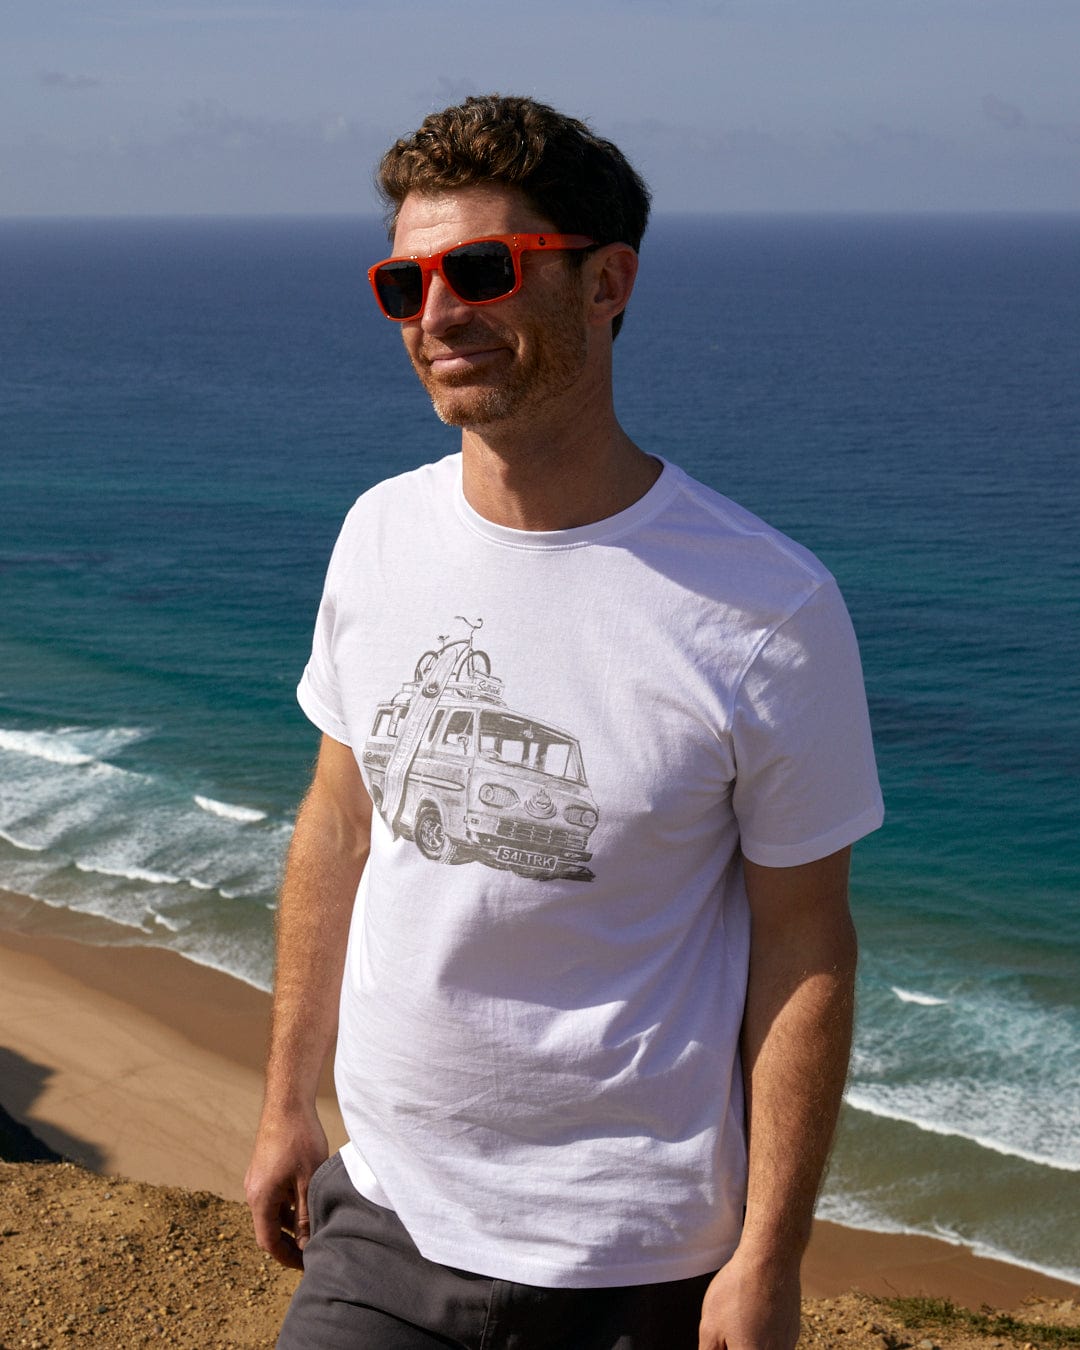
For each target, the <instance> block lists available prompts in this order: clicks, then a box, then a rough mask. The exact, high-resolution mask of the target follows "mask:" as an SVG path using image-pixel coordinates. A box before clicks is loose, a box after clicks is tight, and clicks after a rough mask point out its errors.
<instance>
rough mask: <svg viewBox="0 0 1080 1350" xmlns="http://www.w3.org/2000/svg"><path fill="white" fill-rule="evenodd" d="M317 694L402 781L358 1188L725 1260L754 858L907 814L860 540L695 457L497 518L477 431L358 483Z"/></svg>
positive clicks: (489, 1240)
mask: <svg viewBox="0 0 1080 1350" xmlns="http://www.w3.org/2000/svg"><path fill="white" fill-rule="evenodd" d="M299 699H300V703H301V705H302V707H303V709H304V711H305V712H306V713H307V715H308V716H309V717H310V718H311V720H312V721H313V722H314V723H315V724H316V725H317V726H318V727H319V728H320V729H321V730H322V731H324V732H325V733H327V734H328V735H329V736H332V737H334V738H335V739H336V740H338V741H341V742H344V743H345V744H347V745H349V746H351V747H352V749H353V751H354V753H355V755H356V758H357V760H358V762H359V763H360V765H361V768H362V771H363V775H364V780H365V782H366V784H367V786H368V789H369V791H370V792H371V793H372V797H373V799H374V801H375V802H376V805H377V806H378V807H379V808H380V809H379V811H378V812H376V813H375V817H374V821H373V835H372V842H371V855H370V860H369V862H368V865H367V868H366V870H365V872H364V876H363V880H362V882H361V885H360V890H359V892H358V895H357V904H356V907H355V911H354V915H353V922H352V928H351V933H350V938H349V947H348V955H347V960H346V967H345V976H344V981H343V987H342V995H341V1017H340V1026H339V1034H338V1052H337V1068H336V1074H337V1089H338V1096H339V1101H340V1105H341V1109H342V1113H343V1116H344V1119H345V1124H346V1128H347V1130H348V1133H349V1140H350V1142H349V1144H348V1145H347V1147H346V1149H345V1151H344V1157H345V1162H346V1166H347V1169H348V1172H349V1175H350V1177H351V1178H352V1180H353V1182H354V1184H355V1185H356V1186H357V1188H358V1189H359V1190H360V1191H361V1192H363V1193H364V1194H366V1195H368V1197H369V1198H371V1199H373V1200H376V1201H377V1202H378V1203H380V1204H384V1205H388V1206H390V1207H391V1208H393V1209H394V1210H395V1211H396V1212H397V1214H398V1215H399V1217H400V1218H401V1220H402V1222H403V1223H404V1224H405V1227H406V1228H407V1229H408V1231H409V1232H410V1234H411V1235H412V1237H413V1239H414V1241H415V1242H416V1244H417V1246H418V1247H419V1249H420V1251H421V1252H422V1253H423V1254H424V1255H425V1256H427V1257H428V1258H429V1259H431V1260H434V1261H438V1262H440V1263H442V1264H444V1265H450V1266H454V1267H457V1268H462V1269H467V1270H473V1271H477V1272H481V1273H484V1274H487V1275H489V1276H495V1277H498V1278H502V1279H510V1280H516V1281H520V1282H523V1283H528V1284H535V1285H546V1286H559V1285H561V1286H570V1287H574V1286H578V1287H590V1286H604V1285H620V1284H636V1283H646V1282H652V1281H662V1280H672V1279H681V1278H685V1277H688V1276H692V1275H697V1274H702V1273H704V1272H706V1271H708V1270H712V1269H714V1268H716V1267H718V1266H720V1265H721V1264H722V1263H723V1262H724V1261H725V1260H727V1258H728V1257H729V1256H730V1254H731V1252H732V1251H733V1250H734V1248H735V1246H736V1244H737V1242H738V1238H739V1231H740V1225H741V1221H742V1212H743V1205H744V1199H745V1183H746V1149H745V1142H744V1129H743V1093H742V1081H741V1072H740V1065H739V1056H738V1031H739V1025H740V1022H741V1018H742V1010H743V999H744V993H745V988H746V971H747V960H748V939H749V931H748V930H749V924H748V913H747V904H746V895H745V889H744V885H743V875H742V866H741V854H745V856H746V857H748V858H750V859H752V860H753V861H755V862H757V863H761V864H763V865H765V866H772V867H787V866H793V865H796V864H799V863H805V862H809V861H812V860H814V859H816V858H821V857H824V856H826V855H827V854H829V853H832V852H834V851H835V850H837V849H840V848H842V847H844V846H846V845H847V844H850V843H852V842H853V841H854V840H855V839H857V838H859V837H860V836H861V835H863V834H865V833H867V832H868V831H870V830H872V829H875V828H876V827H877V826H878V825H879V824H880V822H881V818H882V806H881V797H880V793H879V790H878V785H877V777H876V773H875V768H874V758H873V750H872V746H871V741H870V733H869V725H868V719H867V714H866V703H865V697H864V693H863V686H862V675H861V670H860V665H859V658H858V652H857V650H856V646H855V640H854V636H853V634H852V631H851V625H850V622H849V619H848V616H847V612H846V610H845V608H844V605H843V602H842V600H841V598H840V595H839V593H838V591H837V588H836V585H835V583H834V582H833V580H832V578H831V577H830V576H829V574H828V572H827V571H826V570H825V569H824V568H823V567H822V566H821V564H820V563H819V562H817V560H816V559H815V558H814V557H813V556H812V555H811V554H809V553H808V552H807V551H806V550H805V549H803V548H801V547H800V546H799V545H797V544H794V543H792V542H791V541H790V540H788V539H786V538H785V537H784V536H783V535H781V534H779V533H778V532H777V531H775V530H773V529H771V528H770V527H769V526H767V525H765V524H764V523H763V522H762V521H760V520H758V519H757V518H756V517H754V516H752V515H751V514H749V513H748V512H747V511H744V510H743V509H742V508H740V507H738V506H736V505H735V504H734V503H732V502H730V501H728V500H727V499H726V498H724V497H722V496H720V495H719V494H717V493H715V492H713V491H711V490H710V489H708V488H705V487H703V486H702V485H701V484H699V483H697V482H695V481H694V480H693V479H691V478H689V477H688V476H687V475H686V474H685V473H683V472H682V471H681V470H680V469H678V468H676V467H674V466H673V465H671V464H665V465H664V469H663V472H662V474H661V476H660V477H659V479H658V480H657V482H656V483H655V484H654V486H653V487H652V489H651V490H650V491H649V492H648V493H647V494H646V495H645V496H644V497H642V498H641V499H640V500H639V501H638V502H636V503H635V504H634V505H633V506H631V507H630V508H629V509H628V510H626V511H623V512H621V513H619V514H618V515H616V516H612V517H610V518H608V519H606V520H602V521H599V522H597V523H595V524H593V525H588V526H584V527H582V528H579V529H572V530H565V531H557V532H550V533H548V532H542V533H539V532H523V531H518V530H512V529H507V528H503V527H501V526H498V525H494V524H492V523H491V522H489V521H487V520H484V519H483V518H482V517H480V516H479V515H477V514H476V512H475V511H473V510H472V508H471V507H470V506H469V505H468V503H467V502H466V501H465V498H464V495H463V493H462V490H461V460H460V456H457V455H455V456H451V457H449V458H447V459H444V460H442V461H441V462H439V463H437V464H433V465H428V466H425V467H424V468H421V469H419V470H417V471H415V472H413V473H408V474H405V475H403V476H401V477H399V478H396V479H392V480H390V481H387V482H384V483H382V484H380V485H379V486H377V487H375V488H373V489H372V490H371V491H370V492H368V493H366V494H365V495H364V496H362V497H361V498H360V500H359V501H358V502H357V503H356V505H355V506H354V507H353V509H352V511H351V512H350V513H349V516H348V518H347V520H346V522H345V525H344V527H343V529H342V532H341V536H340V538H339V540H338V543H337V545H336V547H335V550H334V554H333V558H332V560H331V563H330V567H329V571H328V574H327V581H326V590H325V593H324V597H323V601H322V605H321V608H320V611H319V618H318V623H317V627H316V633H315V640H314V649H313V652H312V656H311V660H310V662H309V664H308V666H307V669H306V671H305V672H304V676H303V679H302V681H301V684H300V689H299ZM740 850H741V853H740Z"/></svg>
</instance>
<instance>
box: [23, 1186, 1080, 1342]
mask: <svg viewBox="0 0 1080 1350" xmlns="http://www.w3.org/2000/svg"><path fill="white" fill-rule="evenodd" d="M295 1282H296V1276H295V1275H294V1274H293V1273H292V1272H289V1271H285V1270H282V1269H280V1268H279V1267H278V1266H276V1265H274V1264H273V1263H272V1262H271V1261H270V1260H269V1259H268V1258H265V1257H264V1256H263V1255H262V1254H261V1253H260V1252H259V1251H258V1250H257V1249H256V1247H255V1245H254V1242H253V1241H252V1238H251V1232H250V1226H249V1222H248V1216H247V1212H246V1210H244V1208H243V1207H242V1206H241V1205H238V1204H235V1203H232V1202H229V1201H225V1200H222V1199H220V1198H219V1197H217V1196H214V1195H209V1194H207V1193H205V1192H194V1193H193V1192H188V1191H182V1190H175V1189H171V1188H166V1187H156V1186H148V1185H145V1184H143V1183H141V1182H135V1181H126V1180H121V1179H119V1178H109V1177H101V1176H97V1175H96V1174H94V1173H91V1172H86V1171H83V1170H82V1169H81V1168H78V1167H75V1166H73V1165H71V1164H70V1163H43V1162H36V1163H0V1350H16V1347H18V1348H19V1350H22V1347H29V1350H45V1347H49V1348H50V1350H55V1347H60V1346H69V1345H77V1344H80V1343H84V1342H93V1344H94V1345H95V1346H97V1347H100V1348H101V1350H130V1348H131V1347H136V1346H144V1345H163V1346H179V1347H190V1348H191V1350H196V1347H197V1348H198V1350H226V1347H228V1350H256V1348H259V1350H261V1348H262V1347H271V1346H272V1345H273V1344H274V1337H275V1334H276V1330H277V1327H278V1326H279V1324H280V1322H281V1318H282V1316H283V1314H284V1311H285V1307H286V1305H287V1304H288V1301H289V1297H290V1294H291V1292H292V1289H293V1287H294V1285H295ZM800 1345H801V1346H805V1347H807V1350H810V1348H811V1347H813V1348H814V1350H826V1347H828V1350H833V1348H834V1347H844V1348H845V1350H871V1348H872V1350H901V1347H904V1348H907V1347H911V1350H931V1347H938V1350H1013V1348H1014V1347H1024V1346H1027V1347H1030V1348H1031V1350H1036V1347H1037V1348H1038V1350H1043V1347H1059V1346H1077V1347H1080V1306H1077V1305H1076V1304H1073V1303H1071V1302H1068V1303H1050V1302H1042V1303H1030V1304H1028V1305H1026V1306H1024V1307H1023V1308H1021V1309H1016V1310H1013V1312H1012V1316H1011V1317H1003V1316H1002V1315H1001V1314H994V1313H990V1312H988V1311H984V1314H983V1315H982V1317H981V1319H980V1318H979V1317H975V1318H972V1315H970V1314H967V1313H965V1312H963V1311H962V1310H958V1309H954V1308H952V1306H951V1305H948V1304H943V1303H941V1302H940V1301H932V1300H922V1301H920V1300H896V1301H891V1302H883V1301H881V1300H876V1299H870V1298H866V1297H863V1296H861V1295H858V1294H849V1295H846V1296H845V1297H843V1298H837V1299H819V1300H808V1301H807V1302H806V1303H805V1304H804V1309H803V1337H802V1340H801V1341H800ZM566 1350H574V1347H572V1346H568V1347H566Z"/></svg>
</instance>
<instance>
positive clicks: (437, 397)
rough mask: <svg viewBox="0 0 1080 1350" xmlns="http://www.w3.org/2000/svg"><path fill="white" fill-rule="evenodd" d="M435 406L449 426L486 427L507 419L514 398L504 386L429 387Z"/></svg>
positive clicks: (439, 415)
mask: <svg viewBox="0 0 1080 1350" xmlns="http://www.w3.org/2000/svg"><path fill="white" fill-rule="evenodd" d="M428 393H429V394H430V395H431V405H432V407H433V408H434V409H435V415H436V416H437V417H438V419H439V421H440V422H445V423H446V425H447V426H448V427H484V426H490V425H491V424H492V423H493V422H501V421H504V420H505V418H506V417H507V416H508V414H509V413H510V411H511V407H510V406H509V405H510V403H511V400H510V399H508V398H507V397H506V393H505V391H504V390H501V389H477V388H476V387H475V386H473V387H472V388H469V389H447V388H438V389H430V388H429V389H428Z"/></svg>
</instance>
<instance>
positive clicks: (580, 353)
mask: <svg viewBox="0 0 1080 1350" xmlns="http://www.w3.org/2000/svg"><path fill="white" fill-rule="evenodd" d="M579 305H580V299H579V297H578V296H577V295H576V294H575V292H574V291H573V290H572V289H571V288H569V287H568V288H567V289H566V290H564V291H563V292H562V293H561V294H557V295H556V296H553V297H552V303H550V304H548V305H546V306H544V307H543V311H542V312H533V313H531V314H528V313H527V315H526V317H525V318H523V321H522V322H521V323H520V324H517V325H512V324H506V325H501V324H495V323H492V322H491V320H490V319H488V318H487V317H486V316H485V317H483V318H480V317H479V316H478V317H477V318H476V319H475V320H474V321H473V323H471V324H469V325H468V326H467V327H465V328H464V329H462V330H461V332H459V333H457V334H455V336H454V340H453V344H452V345H451V350H452V349H453V347H455V346H456V347H458V348H460V349H461V350H462V351H467V350H469V349H470V348H477V347H484V346H486V345H491V346H497V347H499V348H500V349H501V350H500V355H499V356H498V358H496V360H495V361H494V362H493V363H492V368H491V369H490V370H482V371H479V372H474V371H469V370H463V371H458V372H454V373H452V374H444V375H438V376H436V375H434V374H433V373H432V371H431V367H430V364H429V361H428V359H427V358H426V357H425V354H424V351H423V348H422V347H421V349H420V351H419V352H418V353H416V354H411V355H412V362H413V366H414V368H415V370H416V373H417V375H418V376H419V378H420V382H421V383H422V384H423V386H424V388H425V389H426V390H427V392H428V395H429V397H430V398H431V403H432V406H433V408H434V409H435V414H436V416H437V417H438V418H439V419H440V421H442V422H445V423H446V425H447V426H455V427H477V428H482V427H488V426H492V425H493V424H496V423H507V422H512V421H514V420H516V419H517V418H519V417H520V416H521V415H522V414H525V413H532V412H535V411H536V410H537V409H538V408H540V407H541V406H542V405H543V404H544V403H547V402H549V401H550V400H552V399H554V398H557V397H559V396H560V395H562V394H565V393H566V391H567V390H568V389H570V388H572V386H573V385H574V383H575V382H576V381H577V379H578V378H579V376H580V375H581V373H582V371H583V370H584V368H585V364H586V355H587V350H588V344H587V339H586V334H585V329H584V326H583V325H582V322H581V318H580V309H579ZM445 346H446V344H440V347H439V354H442V351H443V350H444V349H445Z"/></svg>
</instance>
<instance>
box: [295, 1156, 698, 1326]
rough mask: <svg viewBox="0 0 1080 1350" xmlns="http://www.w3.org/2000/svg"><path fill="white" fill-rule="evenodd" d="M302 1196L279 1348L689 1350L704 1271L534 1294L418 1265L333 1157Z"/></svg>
mask: <svg viewBox="0 0 1080 1350" xmlns="http://www.w3.org/2000/svg"><path fill="white" fill-rule="evenodd" d="M312 1180H313V1185H312V1187H311V1191H310V1196H309V1206H310V1212H311V1231H312V1235H311V1240H310V1241H309V1242H308V1245H307V1247H306V1249H305V1251H304V1278H303V1279H302V1280H301V1281H300V1285H299V1287H298V1288H297V1291H296V1293H295V1294H294V1295H293V1299H292V1302H291V1304H290V1305H289V1311H288V1313H287V1315H286V1317H285V1322H284V1325H283V1326H282V1329H281V1336H280V1338H279V1340H278V1350H437V1348H439V1347H441V1348H442V1350H447V1348H449V1350H697V1344H698V1321H699V1318H700V1316H701V1300H702V1298H703V1297H704V1295H705V1290H706V1287H707V1286H708V1283H709V1280H710V1279H711V1278H712V1276H711V1275H699V1276H697V1277H695V1278H694V1279H689V1280H675V1281H670V1282H666V1283H663V1284H642V1285H627V1286H618V1287H615V1288H610V1289H544V1288H539V1287H537V1286H534V1285H528V1284H514V1283H512V1282H511V1281H508V1280H495V1279H489V1278H488V1277H487V1276H484V1275H473V1274H470V1273H469V1272H468V1271H463V1270H454V1269H452V1268H450V1267H448V1266H440V1265H437V1264H436V1263H435V1262H433V1261H428V1260H426V1259H425V1258H424V1257H423V1256H421V1255H420V1253H419V1252H418V1251H417V1250H416V1246H415V1244H414V1243H413V1241H412V1239H411V1238H410V1237H409V1235H408V1233H407V1232H406V1231H405V1228H404V1226H403V1225H402V1223H401V1222H400V1220H399V1219H398V1217H397V1215H396V1214H394V1213H393V1211H392V1210H389V1209H383V1208H381V1206H379V1205H375V1204H372V1203H371V1201H370V1200H366V1199H365V1198H364V1197H363V1196H362V1195H360V1194H359V1193H358V1192H357V1191H356V1189H355V1187H354V1186H353V1185H352V1183H351V1182H350V1180H349V1178H348V1174H347V1173H346V1171H345V1165H344V1163H343V1162H342V1161H341V1158H340V1156H339V1155H337V1154H335V1155H334V1157H332V1158H330V1159H329V1160H328V1161H327V1162H326V1163H324V1164H323V1166H322V1167H321V1168H320V1169H319V1171H318V1172H316V1174H315V1177H314V1178H313V1179H312Z"/></svg>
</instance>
